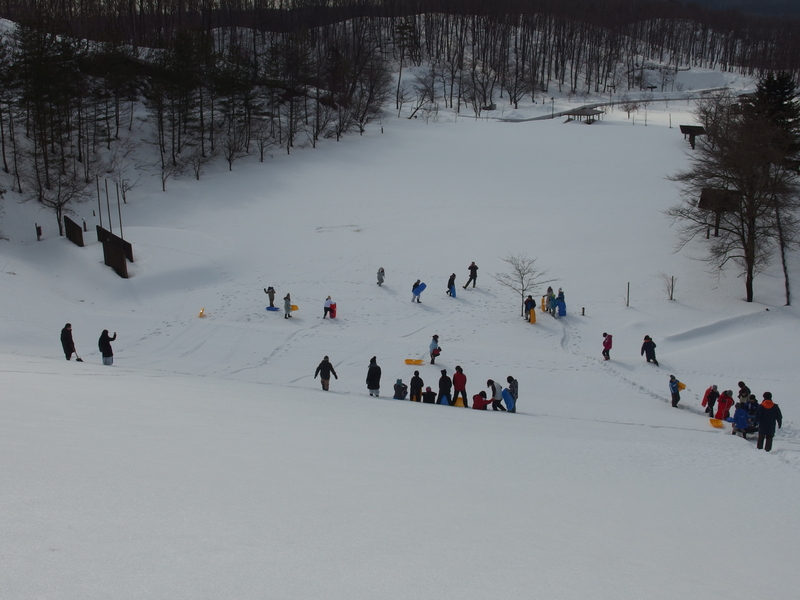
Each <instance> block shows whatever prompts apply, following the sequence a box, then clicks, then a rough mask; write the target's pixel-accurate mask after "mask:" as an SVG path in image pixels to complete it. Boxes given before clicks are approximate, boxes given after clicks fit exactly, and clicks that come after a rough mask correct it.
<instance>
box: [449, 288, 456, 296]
mask: <svg viewBox="0 0 800 600" xmlns="http://www.w3.org/2000/svg"><path fill="white" fill-rule="evenodd" d="M450 297H451V298H455V297H456V286H454V285H451V286H450Z"/></svg>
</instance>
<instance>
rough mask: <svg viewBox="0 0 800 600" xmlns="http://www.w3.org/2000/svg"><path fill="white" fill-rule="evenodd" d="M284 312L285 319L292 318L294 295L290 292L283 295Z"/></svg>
mask: <svg viewBox="0 0 800 600" xmlns="http://www.w3.org/2000/svg"><path fill="white" fill-rule="evenodd" d="M283 313H284V314H283V318H284V319H291V318H292V297H291V296H290V295H289V294H286V295H285V296H284V297H283Z"/></svg>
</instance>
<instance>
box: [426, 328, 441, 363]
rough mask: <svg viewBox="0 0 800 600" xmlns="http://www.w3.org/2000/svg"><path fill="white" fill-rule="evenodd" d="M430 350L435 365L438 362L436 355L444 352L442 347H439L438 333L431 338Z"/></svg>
mask: <svg viewBox="0 0 800 600" xmlns="http://www.w3.org/2000/svg"><path fill="white" fill-rule="evenodd" d="M428 351H429V352H430V354H431V364H432V365H433V364H435V363H436V357H437V356H439V355H440V354H441V353H442V349H441V348H440V347H439V336H438V335H434V336H433V338H431V344H430V346H428Z"/></svg>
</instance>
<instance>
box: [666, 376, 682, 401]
mask: <svg viewBox="0 0 800 600" xmlns="http://www.w3.org/2000/svg"><path fill="white" fill-rule="evenodd" d="M680 384H681V382H680V381H678V378H677V377H675V375H670V376H669V393H670V395H671V396H672V408H678V402H680V401H681V388H680Z"/></svg>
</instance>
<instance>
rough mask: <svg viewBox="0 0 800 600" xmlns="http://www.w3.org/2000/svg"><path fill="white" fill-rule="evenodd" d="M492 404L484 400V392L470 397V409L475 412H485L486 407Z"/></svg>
mask: <svg viewBox="0 0 800 600" xmlns="http://www.w3.org/2000/svg"><path fill="white" fill-rule="evenodd" d="M491 403H492V401H491V400H487V399H486V392H484V391H483V390H481V391H480V393H479V394H475V395H474V396H473V397H472V408H474V409H475V410H486V407H487V406H489V405H490V404H491Z"/></svg>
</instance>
